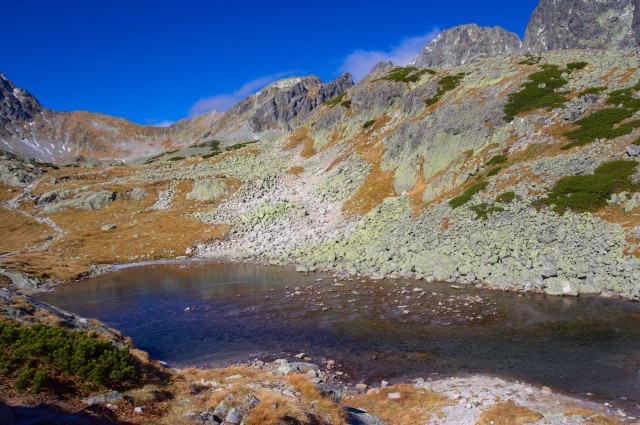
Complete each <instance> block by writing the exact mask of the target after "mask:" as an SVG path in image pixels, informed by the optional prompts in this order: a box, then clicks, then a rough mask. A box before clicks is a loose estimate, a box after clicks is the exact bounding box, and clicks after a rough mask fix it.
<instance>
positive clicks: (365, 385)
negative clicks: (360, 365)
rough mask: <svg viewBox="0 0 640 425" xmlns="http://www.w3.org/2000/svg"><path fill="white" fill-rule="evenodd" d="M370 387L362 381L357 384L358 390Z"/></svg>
mask: <svg viewBox="0 0 640 425" xmlns="http://www.w3.org/2000/svg"><path fill="white" fill-rule="evenodd" d="M368 387H369V386H368V385H367V384H362V383H360V384H357V385H356V390H358V391H364V390H366V389H367V388H368Z"/></svg>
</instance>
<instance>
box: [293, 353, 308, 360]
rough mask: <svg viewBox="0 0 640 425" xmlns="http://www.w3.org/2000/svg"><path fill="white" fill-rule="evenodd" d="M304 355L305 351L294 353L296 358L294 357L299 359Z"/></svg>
mask: <svg viewBox="0 0 640 425" xmlns="http://www.w3.org/2000/svg"><path fill="white" fill-rule="evenodd" d="M304 356H306V354H305V353H300V354H296V355H295V358H296V359H301V358H303V357H304Z"/></svg>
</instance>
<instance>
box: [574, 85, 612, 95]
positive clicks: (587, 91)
mask: <svg viewBox="0 0 640 425" xmlns="http://www.w3.org/2000/svg"><path fill="white" fill-rule="evenodd" d="M606 89H607V87H606V86H602V87H589V88H588V89H584V90H582V91H581V92H580V94H579V96H585V95H587V94H600V93H602V92H603V91H605V90H606Z"/></svg>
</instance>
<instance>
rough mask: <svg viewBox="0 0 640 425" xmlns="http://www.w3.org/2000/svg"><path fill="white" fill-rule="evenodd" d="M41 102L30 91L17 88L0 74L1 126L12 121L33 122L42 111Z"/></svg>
mask: <svg viewBox="0 0 640 425" xmlns="http://www.w3.org/2000/svg"><path fill="white" fill-rule="evenodd" d="M42 109H43V108H42V105H40V102H38V100H37V99H36V98H35V97H34V96H33V95H32V94H31V93H29V92H28V91H26V90H23V89H21V88H20V87H17V86H16V85H15V84H13V83H12V82H11V81H10V80H9V79H8V78H7V77H6V76H5V75H4V74H0V124H3V123H4V122H10V121H11V120H23V121H31V120H33V117H34V116H35V115H36V114H37V113H39V112H40V111H42Z"/></svg>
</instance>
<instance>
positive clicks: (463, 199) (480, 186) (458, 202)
mask: <svg viewBox="0 0 640 425" xmlns="http://www.w3.org/2000/svg"><path fill="white" fill-rule="evenodd" d="M487 185H488V183H487V182H480V183H476V184H474V185H473V186H471V187H470V188H469V189H467V190H465V191H464V192H463V193H462V195H460V196H458V197H456V198H453V199H452V200H450V201H449V206H450V207H451V208H453V209H456V208H458V207H461V206H463V205H464V204H466V203H467V202H469V201H470V200H471V198H473V196H474V195H476V194H477V193H480V192H482V191H483V190H484V189H486V188H487Z"/></svg>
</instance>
